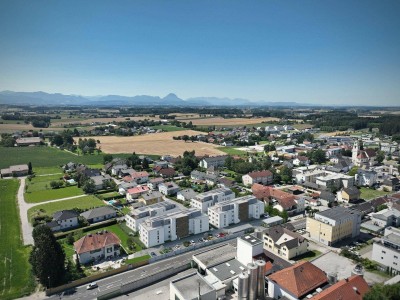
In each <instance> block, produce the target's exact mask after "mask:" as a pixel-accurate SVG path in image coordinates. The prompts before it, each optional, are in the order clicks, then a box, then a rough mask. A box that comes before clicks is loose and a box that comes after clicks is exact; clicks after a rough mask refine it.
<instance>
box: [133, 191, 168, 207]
mask: <svg viewBox="0 0 400 300" xmlns="http://www.w3.org/2000/svg"><path fill="white" fill-rule="evenodd" d="M138 201H139V202H140V203H143V204H144V205H151V204H155V203H159V202H162V201H164V198H163V195H162V194H161V193H160V192H159V191H148V192H147V193H144V194H141V195H140V197H139V200H138Z"/></svg>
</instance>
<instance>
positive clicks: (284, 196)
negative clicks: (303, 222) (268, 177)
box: [251, 183, 305, 214]
mask: <svg viewBox="0 0 400 300" xmlns="http://www.w3.org/2000/svg"><path fill="white" fill-rule="evenodd" d="M251 190H252V192H253V195H254V196H255V197H256V198H257V199H258V200H261V201H264V202H265V203H266V204H268V205H272V206H273V207H274V208H276V209H278V210H279V211H281V212H282V211H287V212H288V213H289V214H295V213H299V212H302V211H304V209H305V199H304V197H303V196H301V195H299V196H296V195H293V194H290V193H287V192H285V191H282V190H280V189H276V188H273V187H271V186H263V185H261V184H258V183H255V184H253V186H252V187H251Z"/></svg>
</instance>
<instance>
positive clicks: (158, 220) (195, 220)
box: [139, 208, 209, 247]
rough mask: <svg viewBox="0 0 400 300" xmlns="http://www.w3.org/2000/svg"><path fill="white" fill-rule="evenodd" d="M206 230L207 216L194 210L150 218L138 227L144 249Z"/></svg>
mask: <svg viewBox="0 0 400 300" xmlns="http://www.w3.org/2000/svg"><path fill="white" fill-rule="evenodd" d="M208 230H209V223H208V216H207V215H205V214H203V213H201V211H200V210H198V209H195V208H191V209H187V210H180V211H175V212H172V213H167V214H164V215H162V216H156V217H151V218H148V219H147V220H145V221H144V222H143V223H141V224H140V225H139V234H140V240H141V241H142V243H143V244H144V245H145V246H146V247H153V246H156V245H161V244H163V243H164V242H166V241H174V240H176V239H178V238H183V237H186V236H188V235H191V234H199V233H203V232H206V231H208Z"/></svg>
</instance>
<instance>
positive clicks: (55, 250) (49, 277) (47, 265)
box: [29, 225, 65, 288]
mask: <svg viewBox="0 0 400 300" xmlns="http://www.w3.org/2000/svg"><path fill="white" fill-rule="evenodd" d="M32 236H33V240H34V246H33V249H32V252H31V254H30V257H29V262H30V264H31V265H32V272H33V274H34V275H35V276H36V277H37V278H38V280H39V282H40V283H41V284H43V285H44V286H47V287H48V288H49V287H54V286H58V285H59V284H61V283H62V282H63V280H64V276H65V265H64V263H65V253H64V250H63V248H62V247H61V245H60V244H59V243H58V242H57V240H56V238H55V237H54V235H53V232H52V231H51V229H50V227H48V226H46V225H39V226H36V227H35V228H34V229H33V232H32Z"/></svg>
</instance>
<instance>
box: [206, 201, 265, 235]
mask: <svg viewBox="0 0 400 300" xmlns="http://www.w3.org/2000/svg"><path fill="white" fill-rule="evenodd" d="M263 213H264V203H263V202H261V201H260V200H257V198H256V197H254V196H253V195H249V196H243V197H239V198H236V199H233V200H227V201H224V202H220V203H218V204H216V205H214V206H212V207H210V208H208V217H209V221H210V224H211V225H213V226H215V227H217V228H224V227H227V226H229V225H231V224H237V223H239V222H243V221H247V220H249V219H259V218H260V215H261V214H263Z"/></svg>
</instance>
